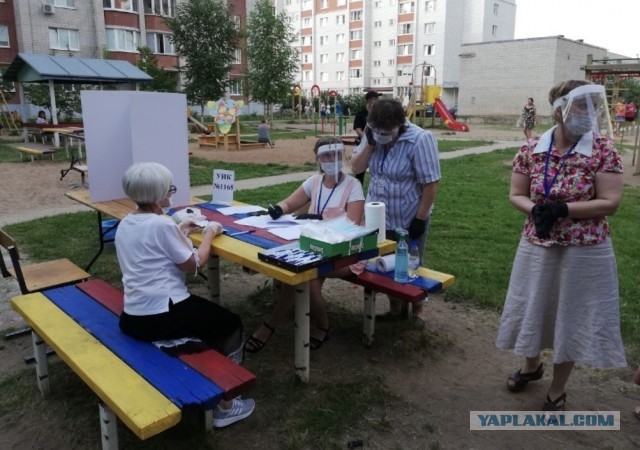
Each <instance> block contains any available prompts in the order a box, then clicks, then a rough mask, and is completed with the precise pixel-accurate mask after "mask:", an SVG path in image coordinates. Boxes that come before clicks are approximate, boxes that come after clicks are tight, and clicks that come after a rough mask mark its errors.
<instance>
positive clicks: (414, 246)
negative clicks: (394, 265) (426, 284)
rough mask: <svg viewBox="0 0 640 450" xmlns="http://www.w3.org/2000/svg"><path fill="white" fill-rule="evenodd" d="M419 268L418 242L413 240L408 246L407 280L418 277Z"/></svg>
mask: <svg viewBox="0 0 640 450" xmlns="http://www.w3.org/2000/svg"><path fill="white" fill-rule="evenodd" d="M419 268H420V251H419V250H418V243H417V242H416V241H413V242H411V247H409V280H415V279H416V278H418V270H419Z"/></svg>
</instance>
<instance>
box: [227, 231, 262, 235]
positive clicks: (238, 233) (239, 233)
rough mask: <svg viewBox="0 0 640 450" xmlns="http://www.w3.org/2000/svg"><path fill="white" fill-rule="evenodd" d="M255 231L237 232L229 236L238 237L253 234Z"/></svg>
mask: <svg viewBox="0 0 640 450" xmlns="http://www.w3.org/2000/svg"><path fill="white" fill-rule="evenodd" d="M254 231H256V230H246V231H237V232H235V233H229V236H240V235H241V234H249V233H253V232H254Z"/></svg>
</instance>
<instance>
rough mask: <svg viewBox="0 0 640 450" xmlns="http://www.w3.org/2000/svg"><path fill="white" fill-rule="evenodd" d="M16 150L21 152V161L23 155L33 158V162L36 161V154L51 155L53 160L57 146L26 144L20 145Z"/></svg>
mask: <svg viewBox="0 0 640 450" xmlns="http://www.w3.org/2000/svg"><path fill="white" fill-rule="evenodd" d="M16 150H18V151H19V152H20V161H23V156H27V157H28V158H29V157H30V158H31V162H33V161H34V159H35V157H36V156H50V157H51V161H53V155H55V153H56V149H55V148H48V147H45V146H41V147H39V146H38V147H36V146H26V145H18V146H17V147H16Z"/></svg>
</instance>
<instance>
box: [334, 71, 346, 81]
mask: <svg viewBox="0 0 640 450" xmlns="http://www.w3.org/2000/svg"><path fill="white" fill-rule="evenodd" d="M336 81H344V71H343V70H341V71H339V72H336Z"/></svg>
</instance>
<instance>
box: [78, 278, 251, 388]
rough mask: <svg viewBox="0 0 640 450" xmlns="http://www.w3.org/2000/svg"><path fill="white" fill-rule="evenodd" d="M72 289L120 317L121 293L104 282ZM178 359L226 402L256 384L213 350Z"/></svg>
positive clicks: (86, 283) (243, 370) (245, 370)
mask: <svg viewBox="0 0 640 450" xmlns="http://www.w3.org/2000/svg"><path fill="white" fill-rule="evenodd" d="M76 287H77V288H78V289H80V290H82V291H83V292H85V293H86V294H87V295H89V296H90V297H92V298H93V299H94V300H95V301H96V302H98V303H100V304H101V305H103V306H104V307H105V308H107V309H108V310H110V311H111V312H113V313H114V314H116V315H118V316H119V315H120V314H121V313H122V310H123V309H124V295H123V293H122V291H120V290H118V289H116V288H115V287H113V286H111V285H110V284H109V283H107V282H106V281H104V280H100V279H93V280H89V281H85V282H83V283H79V284H77V285H76ZM178 358H179V359H180V360H181V361H183V362H184V363H186V364H188V365H189V366H190V367H191V368H192V369H194V370H197V371H198V372H199V373H201V374H202V375H204V376H205V377H207V378H209V379H211V380H215V383H216V384H217V385H218V386H220V388H222V390H224V391H225V395H224V398H225V399H227V400H229V399H232V398H234V397H236V396H237V395H239V394H242V393H244V392H246V391H247V390H249V389H251V388H253V387H255V386H256V384H257V379H256V376H255V375H254V374H252V373H251V372H249V371H248V370H247V369H245V368H244V367H242V366H239V365H237V364H236V363H234V362H233V361H231V360H230V359H228V358H227V357H225V356H223V355H221V354H220V353H218V352H216V351H215V350H205V351H202V352H199V353H191V354H182V355H179V356H178Z"/></svg>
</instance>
